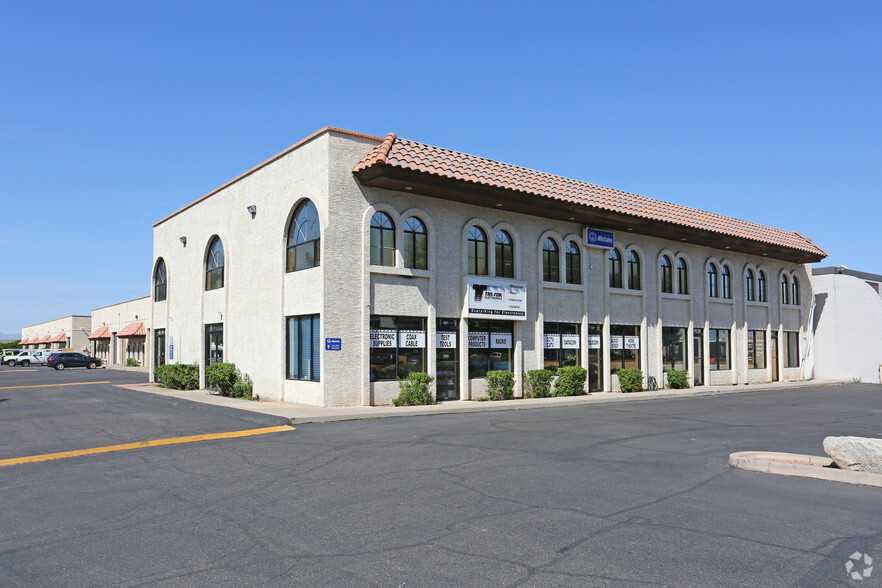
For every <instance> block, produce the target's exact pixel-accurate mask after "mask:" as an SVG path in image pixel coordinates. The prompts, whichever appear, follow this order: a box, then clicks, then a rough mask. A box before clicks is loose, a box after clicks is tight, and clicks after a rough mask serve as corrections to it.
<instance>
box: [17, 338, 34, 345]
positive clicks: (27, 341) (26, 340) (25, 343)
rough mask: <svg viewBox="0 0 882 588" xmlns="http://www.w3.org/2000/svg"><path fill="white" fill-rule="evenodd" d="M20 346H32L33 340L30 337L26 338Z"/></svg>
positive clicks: (20, 342)
mask: <svg viewBox="0 0 882 588" xmlns="http://www.w3.org/2000/svg"><path fill="white" fill-rule="evenodd" d="M18 344H19V345H30V344H31V338H30V337H25V338H24V339H22V340H21V341H19V343H18Z"/></svg>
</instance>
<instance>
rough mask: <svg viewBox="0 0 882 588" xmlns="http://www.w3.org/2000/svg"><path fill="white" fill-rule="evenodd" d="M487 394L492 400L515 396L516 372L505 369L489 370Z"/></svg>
mask: <svg viewBox="0 0 882 588" xmlns="http://www.w3.org/2000/svg"><path fill="white" fill-rule="evenodd" d="M487 395H488V396H489V397H490V400H511V399H512V398H514V374H513V373H511V372H507V371H504V370H491V371H489V372H487Z"/></svg>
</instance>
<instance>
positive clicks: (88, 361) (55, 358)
mask: <svg viewBox="0 0 882 588" xmlns="http://www.w3.org/2000/svg"><path fill="white" fill-rule="evenodd" d="M99 365H101V360H100V359H98V358H97V357H90V356H88V355H83V354H82V353H67V352H63V353H52V354H50V355H49V358H48V359H47V360H46V367H51V368H55V369H57V370H63V369H64V368H69V367H84V368H88V369H90V370H93V369H95V368H96V367H98V366H99Z"/></svg>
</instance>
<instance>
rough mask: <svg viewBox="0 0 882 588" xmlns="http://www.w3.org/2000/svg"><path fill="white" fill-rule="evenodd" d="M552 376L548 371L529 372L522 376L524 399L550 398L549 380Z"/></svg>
mask: <svg viewBox="0 0 882 588" xmlns="http://www.w3.org/2000/svg"><path fill="white" fill-rule="evenodd" d="M553 377H554V374H552V373H551V371H549V370H530V371H529V372H527V373H525V374H524V397H525V398H547V397H549V396H551V378H553Z"/></svg>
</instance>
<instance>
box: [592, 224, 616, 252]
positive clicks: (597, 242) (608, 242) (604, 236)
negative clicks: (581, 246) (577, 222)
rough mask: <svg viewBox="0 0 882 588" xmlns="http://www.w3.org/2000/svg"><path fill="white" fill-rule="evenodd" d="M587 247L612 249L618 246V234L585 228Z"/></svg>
mask: <svg viewBox="0 0 882 588" xmlns="http://www.w3.org/2000/svg"><path fill="white" fill-rule="evenodd" d="M585 246H586V247H601V248H603V249H612V248H613V247H615V246H616V234H615V233H613V232H610V231H601V230H600V229H592V228H589V227H585Z"/></svg>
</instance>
